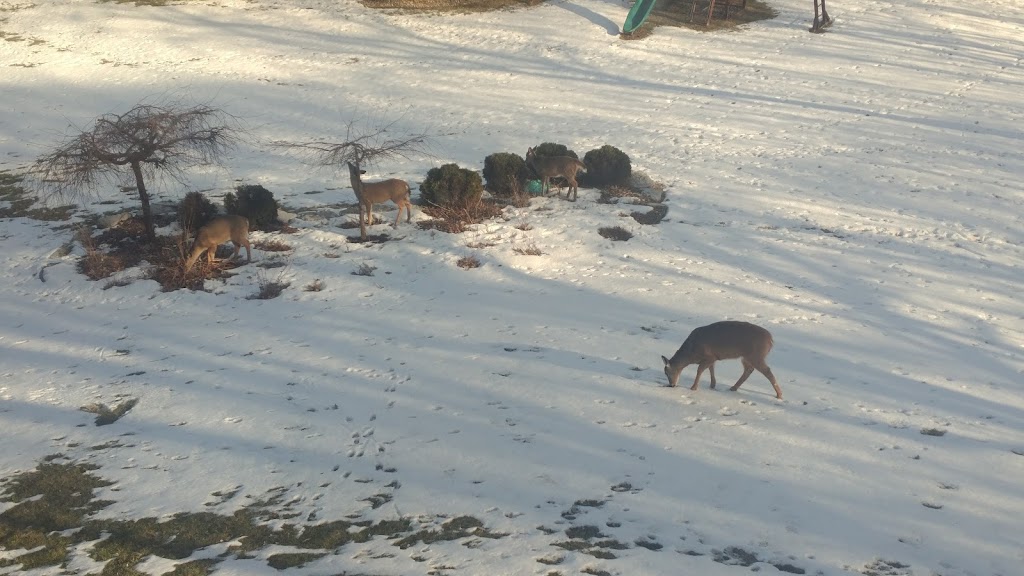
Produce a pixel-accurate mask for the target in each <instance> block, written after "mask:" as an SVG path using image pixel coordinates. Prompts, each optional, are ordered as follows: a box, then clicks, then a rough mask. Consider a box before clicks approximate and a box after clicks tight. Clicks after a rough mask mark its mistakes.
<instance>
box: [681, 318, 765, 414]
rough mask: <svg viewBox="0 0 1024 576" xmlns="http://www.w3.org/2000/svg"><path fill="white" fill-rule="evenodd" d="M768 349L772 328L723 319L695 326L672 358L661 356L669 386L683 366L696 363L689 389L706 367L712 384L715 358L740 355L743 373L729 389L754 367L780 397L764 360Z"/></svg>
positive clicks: (741, 382)
mask: <svg viewBox="0 0 1024 576" xmlns="http://www.w3.org/2000/svg"><path fill="white" fill-rule="evenodd" d="M771 349H772V335H771V332H768V331H767V330H765V329H764V328H761V327H760V326H757V325H755V324H751V323H749V322H738V321H735V320H725V321H723V322H715V323H714V324H708V325H707V326H701V327H700V328H695V329H694V330H693V332H690V335H689V336H687V337H686V341H685V342H683V345H682V346H680V347H679V350H677V351H676V353H675V355H674V356H672V358H671V359H668V358H665V357H664V356H662V357H661V359H662V360H664V361H665V375H666V376H668V385H669V386H675V385H676V383H677V382H678V381H679V374H680V373H681V372H682V371H683V369H684V368H686V367H687V366H689V365H690V364H696V365H697V377H696V378H694V379H693V386H691V387H690V390H696V389H697V384H698V383H700V377H701V374H703V373H704V370H705V369H707V370H708V371H709V372H711V387H712V388H714V387H715V362H716V361H718V360H731V359H733V358H739V359H740V361H741V362H743V375H742V376H740V379H739V380H737V381H736V383H735V384H733V386H732V388H730V390H732V391H733V392H735V391H736V390H739V389H740V386H742V385H743V383H744V382H746V381H747V378H748V377H749V376H750V374H751V373H752V372H753V371H754V370H757V371H758V372H760V373H761V374H764V375H765V377H766V378H768V381H769V382H771V383H772V388H775V396H776V397H778V398H779V400H781V399H782V389H781V388H779V384H778V383H777V382H776V381H775V375H774V374H772V369H771V368H769V367H768V364H767V363H766V362H765V358H766V357H767V356H768V353H769V352H771Z"/></svg>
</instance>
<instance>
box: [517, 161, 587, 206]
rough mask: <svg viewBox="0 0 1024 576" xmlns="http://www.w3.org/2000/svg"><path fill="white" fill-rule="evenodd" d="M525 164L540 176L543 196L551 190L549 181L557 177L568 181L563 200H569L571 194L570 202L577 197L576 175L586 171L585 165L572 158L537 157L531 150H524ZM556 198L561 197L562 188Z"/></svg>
mask: <svg viewBox="0 0 1024 576" xmlns="http://www.w3.org/2000/svg"><path fill="white" fill-rule="evenodd" d="M526 164H527V165H529V166H530V167H531V168H533V170H534V172H536V173H537V175H538V176H540V181H541V182H543V186H544V188H543V190H542V193H543V194H547V193H548V190H550V189H551V186H550V184H549V182H548V181H549V180H551V179H552V178H557V177H559V176H561V177H563V178H565V179H566V180H568V181H569V190H568V191H567V192H566V193H565V199H566V200H569V194H570V193H571V194H572V200H570V202H575V201H576V197H577V196H578V195H579V186H578V185H577V184H576V173H577V172H579V171H580V170H583V171H584V172H586V171H587V165H586V164H584V163H583V162H580V161H579V160H577V159H575V158H573V157H572V156H537V152H536V151H535V150H534V149H533V148H529V149H527V150H526ZM558 197H559V198H561V197H562V188H561V186H559V188H558Z"/></svg>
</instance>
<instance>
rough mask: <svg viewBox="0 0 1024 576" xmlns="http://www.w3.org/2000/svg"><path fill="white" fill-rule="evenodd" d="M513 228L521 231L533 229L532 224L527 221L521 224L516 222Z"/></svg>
mask: <svg viewBox="0 0 1024 576" xmlns="http://www.w3.org/2000/svg"><path fill="white" fill-rule="evenodd" d="M513 228H515V229H516V230H522V231H523V232H527V231H529V230H533V225H532V224H530V223H529V222H523V223H521V224H516V225H515V226H513Z"/></svg>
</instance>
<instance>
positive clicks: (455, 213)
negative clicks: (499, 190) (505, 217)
mask: <svg viewBox="0 0 1024 576" xmlns="http://www.w3.org/2000/svg"><path fill="white" fill-rule="evenodd" d="M502 209H503V208H502V207H501V206H499V205H497V204H496V203H494V202H488V201H480V202H477V203H476V204H474V205H472V206H468V207H454V206H425V207H424V208H423V212H424V213H425V214H426V215H428V216H430V217H431V218H433V219H432V220H424V221H421V222H419V223H418V225H419V227H420V228H422V229H424V230H438V231H440V232H447V233H449V234H458V233H460V232H465V230H466V228H467V227H468V226H471V225H473V224H479V223H480V222H483V221H485V220H491V219H493V218H496V217H498V216H500V215H501V211H502Z"/></svg>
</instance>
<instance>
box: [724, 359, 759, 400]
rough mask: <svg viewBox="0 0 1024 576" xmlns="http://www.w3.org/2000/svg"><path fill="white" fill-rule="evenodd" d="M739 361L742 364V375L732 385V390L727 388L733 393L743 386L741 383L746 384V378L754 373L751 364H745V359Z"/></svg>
mask: <svg viewBox="0 0 1024 576" xmlns="http://www.w3.org/2000/svg"><path fill="white" fill-rule="evenodd" d="M740 361H741V362H743V375H742V376H740V379H739V380H737V381H736V383H735V384H733V385H732V388H729V390H732V391H733V392H735V391H737V390H739V389H740V386H743V383H744V382H746V381H747V378H750V375H751V374H752V373H753V372H754V366H753V364H751V363H750V362H747V359H746V358H741V359H740Z"/></svg>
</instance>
